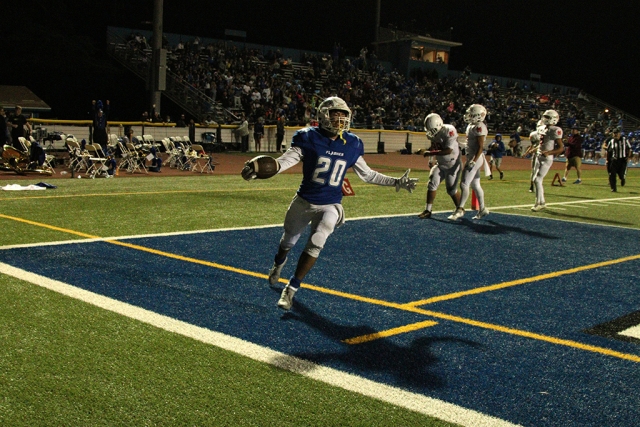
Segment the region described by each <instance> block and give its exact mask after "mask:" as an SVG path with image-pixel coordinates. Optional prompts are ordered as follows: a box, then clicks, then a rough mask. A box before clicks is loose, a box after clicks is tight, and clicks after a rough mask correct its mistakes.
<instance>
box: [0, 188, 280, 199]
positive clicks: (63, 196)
mask: <svg viewBox="0 0 640 427" xmlns="http://www.w3.org/2000/svg"><path fill="white" fill-rule="evenodd" d="M280 190H291V187H269V188H255V187H254V188H227V189H224V190H218V189H209V190H162V191H130V192H121V193H88V194H58V195H55V196H26V197H6V198H0V201H5V200H33V199H68V198H73V197H107V196H145V195H158V194H181V193H229V192H233V193H237V192H239V191H246V192H255V191H280Z"/></svg>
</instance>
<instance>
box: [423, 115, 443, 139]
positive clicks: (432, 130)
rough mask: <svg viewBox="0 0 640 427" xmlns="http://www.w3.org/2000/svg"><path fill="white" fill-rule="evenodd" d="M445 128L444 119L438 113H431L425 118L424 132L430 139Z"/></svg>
mask: <svg viewBox="0 0 640 427" xmlns="http://www.w3.org/2000/svg"><path fill="white" fill-rule="evenodd" d="M442 126H444V122H443V121H442V117H440V115H438V114H436V113H431V114H429V115H428V116H427V117H425V118H424V130H425V132H426V133H427V136H428V137H429V138H433V137H434V136H436V134H437V133H438V132H440V129H442Z"/></svg>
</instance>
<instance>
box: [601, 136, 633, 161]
mask: <svg viewBox="0 0 640 427" xmlns="http://www.w3.org/2000/svg"><path fill="white" fill-rule="evenodd" d="M616 137H617V138H616ZM607 153H608V154H609V156H610V157H611V158H612V159H626V158H628V157H629V154H631V144H630V143H629V141H628V140H627V138H625V137H624V136H621V135H620V132H619V131H618V132H614V133H613V138H611V139H610V140H609V143H608V144H607Z"/></svg>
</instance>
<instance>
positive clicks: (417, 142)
mask: <svg viewBox="0 0 640 427" xmlns="http://www.w3.org/2000/svg"><path fill="white" fill-rule="evenodd" d="M29 121H30V122H31V124H32V126H33V128H34V133H35V134H36V135H38V136H39V137H37V139H39V140H40V141H41V143H42V144H43V145H44V147H45V148H47V149H52V150H65V146H64V140H63V139H57V137H58V136H62V135H64V136H68V135H73V136H74V137H75V138H76V139H77V140H78V141H81V140H83V139H84V140H86V141H87V142H89V141H91V130H92V129H91V125H92V122H91V121H90V120H77V121H74V120H47V119H29ZM125 126H130V127H131V129H132V130H133V135H134V136H137V137H141V136H142V135H151V136H152V137H153V139H154V140H155V141H156V142H160V141H162V140H163V139H164V138H170V137H176V136H180V137H185V136H189V129H188V128H179V127H176V126H175V125H173V124H170V125H163V124H154V123H146V122H109V134H115V135H117V136H124V127H125ZM237 128H238V126H237V125H219V126H201V125H196V132H195V138H192V139H193V140H192V141H191V142H192V143H198V144H203V145H205V146H208V147H211V145H208V143H211V142H212V140H211V139H210V136H211V134H214V135H215V143H216V144H222V145H217V147H218V149H220V148H222V147H224V148H223V149H224V150H225V151H240V149H241V145H240V139H239V138H238V137H237V135H236V129H237ZM285 129H286V136H285V144H284V148H285V149H286V148H288V145H289V141H290V138H291V136H292V135H293V133H294V132H295V131H297V130H298V129H300V127H286V128H285ZM352 131H353V132H354V133H355V134H357V135H358V136H359V137H360V139H362V142H363V143H364V151H365V153H367V154H373V153H379V154H381V153H394V152H400V151H402V150H406V151H407V152H410V153H415V152H417V151H419V150H421V149H426V148H428V147H429V145H430V144H429V143H428V142H427V138H426V137H425V135H424V133H423V132H409V131H406V130H379V129H352ZM492 138H493V136H491V135H489V136H488V137H487V141H491V139H492ZM458 140H459V142H460V143H461V144H465V143H466V135H464V134H460V135H459V136H458ZM521 145H522V147H523V149H526V148H527V147H528V146H529V141H528V139H526V138H522V142H521ZM275 146H276V126H272V125H268V126H265V136H264V138H263V140H262V143H261V150H262V151H268V152H275ZM254 151H255V143H254V141H253V132H249V152H254Z"/></svg>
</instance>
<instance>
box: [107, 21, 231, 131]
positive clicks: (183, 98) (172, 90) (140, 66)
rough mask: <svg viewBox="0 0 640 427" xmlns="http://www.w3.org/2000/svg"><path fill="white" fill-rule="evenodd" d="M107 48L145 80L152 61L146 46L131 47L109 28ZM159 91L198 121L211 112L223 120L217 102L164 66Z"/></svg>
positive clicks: (121, 62)
mask: <svg viewBox="0 0 640 427" xmlns="http://www.w3.org/2000/svg"><path fill="white" fill-rule="evenodd" d="M107 39H108V40H107V45H108V52H109V54H110V55H111V57H113V58H114V59H115V60H117V61H118V62H119V63H120V64H122V65H123V66H124V67H126V68H127V69H129V70H130V71H132V72H133V73H134V74H136V75H137V76H138V77H140V78H141V79H142V80H144V81H145V82H147V81H148V80H149V67H150V65H149V64H151V62H152V52H151V50H150V49H134V48H132V47H130V46H129V45H128V41H127V40H125V39H123V38H122V37H121V36H120V35H119V34H117V33H115V32H113V31H107ZM163 94H164V95H165V96H166V97H167V98H169V99H171V100H172V101H173V102H175V103H176V104H178V105H180V106H181V107H182V108H184V110H185V111H187V112H188V113H189V114H191V115H193V116H195V117H197V118H198V121H204V119H205V118H206V117H207V116H208V115H211V117H212V118H213V119H214V120H217V121H223V114H224V110H223V109H222V106H221V105H220V103H217V102H215V101H214V100H213V98H211V97H209V96H207V95H205V94H204V92H203V91H200V90H197V89H195V88H194V87H192V86H191V85H189V84H187V83H185V82H183V81H182V80H181V79H180V77H179V76H178V75H177V74H175V73H173V72H171V71H170V70H167V78H166V89H165V90H164V91H163Z"/></svg>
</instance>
